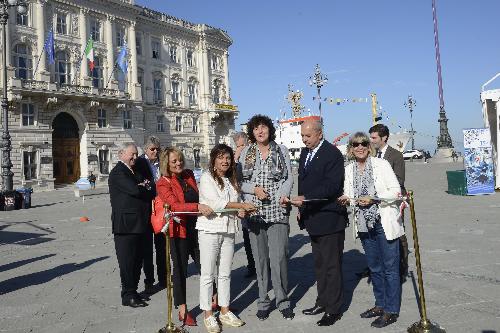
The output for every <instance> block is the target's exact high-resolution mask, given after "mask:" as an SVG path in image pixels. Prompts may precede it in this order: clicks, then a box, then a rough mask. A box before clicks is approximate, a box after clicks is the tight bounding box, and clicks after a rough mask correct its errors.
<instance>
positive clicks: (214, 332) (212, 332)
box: [203, 315, 220, 333]
mask: <svg viewBox="0 0 500 333" xmlns="http://www.w3.org/2000/svg"><path fill="white" fill-rule="evenodd" d="M203 323H204V324H205V327H206V329H207V332H208V333H219V332H220V326H219V323H218V322H217V319H215V317H214V316H213V315H211V316H210V317H208V318H204V319H203Z"/></svg>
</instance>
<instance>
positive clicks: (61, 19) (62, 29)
mask: <svg viewBox="0 0 500 333" xmlns="http://www.w3.org/2000/svg"><path fill="white" fill-rule="evenodd" d="M67 16H68V15H67V14H66V13H57V14H56V32H57V33H58V34H61V35H66V34H68V27H67V23H66V19H67Z"/></svg>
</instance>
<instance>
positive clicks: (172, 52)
mask: <svg viewBox="0 0 500 333" xmlns="http://www.w3.org/2000/svg"><path fill="white" fill-rule="evenodd" d="M170 61H171V62H175V63H176V62H177V46H175V45H170Z"/></svg>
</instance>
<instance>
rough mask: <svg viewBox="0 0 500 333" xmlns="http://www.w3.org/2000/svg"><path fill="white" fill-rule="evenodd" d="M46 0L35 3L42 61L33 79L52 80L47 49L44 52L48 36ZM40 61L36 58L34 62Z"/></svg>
mask: <svg viewBox="0 0 500 333" xmlns="http://www.w3.org/2000/svg"><path fill="white" fill-rule="evenodd" d="M45 3H46V2H45V1H42V0H39V1H38V2H37V3H36V4H34V6H33V7H35V15H33V16H34V17H35V20H36V33H37V42H36V43H37V46H38V55H40V61H39V64H38V70H37V74H36V77H34V78H33V79H35V80H40V81H49V80H50V73H48V72H47V64H46V59H47V55H46V52H45V50H44V51H43V52H42V50H43V47H44V45H45V39H46V38H47V32H46V31H45V21H46V17H45ZM35 61H36V62H38V59H34V64H33V65H36V62H35Z"/></svg>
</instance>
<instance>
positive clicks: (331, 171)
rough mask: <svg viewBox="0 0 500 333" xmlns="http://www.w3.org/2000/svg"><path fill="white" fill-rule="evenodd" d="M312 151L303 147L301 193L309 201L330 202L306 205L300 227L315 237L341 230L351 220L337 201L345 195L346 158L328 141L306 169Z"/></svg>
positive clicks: (300, 165) (301, 155)
mask: <svg viewBox="0 0 500 333" xmlns="http://www.w3.org/2000/svg"><path fill="white" fill-rule="evenodd" d="M308 152H309V150H308V149H307V148H303V149H302V151H301V153H300V160H299V188H298V194H299V195H303V196H305V198H306V199H328V201H317V202H307V203H305V205H304V206H302V207H301V209H300V221H299V224H300V226H301V228H304V227H305V228H306V230H307V232H308V233H309V234H310V235H313V236H319V235H328V234H332V233H335V232H338V231H341V230H343V229H345V228H346V226H347V221H348V219H347V210H346V208H345V207H344V206H342V205H340V204H339V203H338V202H337V198H338V197H340V196H341V195H342V194H343V187H344V157H343V156H342V153H341V152H340V151H339V150H338V148H337V147H335V146H333V145H332V144H331V143H329V142H328V141H326V140H325V141H324V142H323V143H322V144H321V146H320V147H319V149H318V151H317V152H316V154H315V155H314V157H313V158H312V159H311V161H310V162H309V164H308V166H307V169H305V167H304V164H305V161H306V158H307V154H308Z"/></svg>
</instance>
